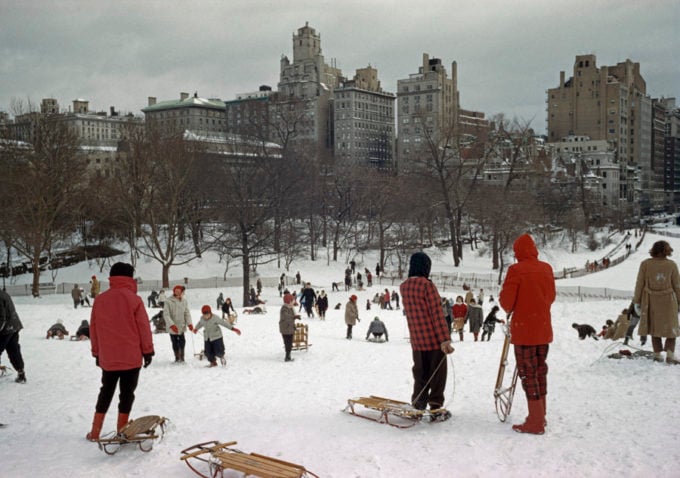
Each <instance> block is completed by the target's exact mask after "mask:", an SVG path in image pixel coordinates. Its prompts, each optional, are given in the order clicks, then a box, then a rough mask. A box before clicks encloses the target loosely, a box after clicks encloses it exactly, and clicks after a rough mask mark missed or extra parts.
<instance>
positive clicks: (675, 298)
mask: <svg viewBox="0 0 680 478" xmlns="http://www.w3.org/2000/svg"><path fill="white" fill-rule="evenodd" d="M672 253H673V249H672V248H671V246H670V244H668V242H666V241H657V242H655V243H654V245H653V246H652V249H651V250H650V251H649V255H651V256H652V257H651V259H646V260H644V261H642V264H640V270H639V271H638V276H637V281H636V283H635V294H634V295H633V302H634V303H635V308H636V309H639V315H640V328H639V329H638V333H639V334H640V335H641V336H645V335H651V336H652V348H653V349H654V360H656V361H657V362H661V361H663V357H662V356H661V352H662V351H665V352H666V362H667V363H674V364H677V363H680V362H678V361H677V360H675V338H676V337H677V336H678V335H680V327H679V326H678V307H679V303H680V274H678V266H677V264H676V263H675V262H674V261H672V260H670V259H668V257H669V256H670V255H671V254H672ZM664 337H665V338H666V343H665V344H662V339H663V338H664Z"/></svg>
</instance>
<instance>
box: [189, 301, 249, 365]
mask: <svg viewBox="0 0 680 478" xmlns="http://www.w3.org/2000/svg"><path fill="white" fill-rule="evenodd" d="M201 314H203V315H201V320H199V321H198V325H196V327H194V333H196V332H198V331H199V329H201V328H205V332H204V333H203V338H204V342H205V343H204V344H203V352H204V353H205V357H206V358H207V359H208V361H209V362H210V365H208V366H209V367H217V357H219V359H220V362H221V363H222V365H226V364H227V361H226V359H225V358H224V340H222V330H221V329H220V326H222V327H226V328H228V329H230V330H231V331H232V332H234V333H236V335H241V331H240V330H239V329H237V328H236V327H234V326H233V325H232V324H231V323H229V322H227V321H225V320H224V319H220V317H219V316H218V315H215V314H213V313H212V309H211V308H210V306H209V305H204V306H203V307H202V308H201Z"/></svg>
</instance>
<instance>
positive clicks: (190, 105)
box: [142, 93, 226, 135]
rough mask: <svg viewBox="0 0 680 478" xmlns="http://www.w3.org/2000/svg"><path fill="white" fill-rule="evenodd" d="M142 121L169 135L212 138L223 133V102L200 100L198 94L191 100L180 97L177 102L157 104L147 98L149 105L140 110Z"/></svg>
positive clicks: (189, 97) (224, 121)
mask: <svg viewBox="0 0 680 478" xmlns="http://www.w3.org/2000/svg"><path fill="white" fill-rule="evenodd" d="M142 112H143V113H144V116H145V120H146V122H147V123H148V124H153V125H155V126H157V127H160V128H161V129H163V130H165V131H169V132H181V131H186V130H189V131H193V132H194V133H197V134H203V135H211V134H219V133H224V131H225V124H226V118H225V108H224V101H222V100H220V99H218V98H209V99H208V98H201V97H199V96H198V93H194V94H193V95H192V96H190V95H189V94H188V93H180V96H179V99H175V100H168V101H161V102H157V101H156V97H153V96H149V98H148V105H147V106H146V107H145V108H142Z"/></svg>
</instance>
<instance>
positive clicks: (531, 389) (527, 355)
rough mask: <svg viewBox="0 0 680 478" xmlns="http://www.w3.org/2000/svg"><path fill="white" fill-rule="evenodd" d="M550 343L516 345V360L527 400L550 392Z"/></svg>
mask: <svg viewBox="0 0 680 478" xmlns="http://www.w3.org/2000/svg"><path fill="white" fill-rule="evenodd" d="M547 358H548V344H541V345H515V361H516V363H517V371H518V373H519V378H520V379H521V380H522V388H523V389H524V393H525V394H526V396H527V400H538V399H540V398H541V397H545V396H546V395H547V394H548V364H547V363H546V362H545V361H546V359H547Z"/></svg>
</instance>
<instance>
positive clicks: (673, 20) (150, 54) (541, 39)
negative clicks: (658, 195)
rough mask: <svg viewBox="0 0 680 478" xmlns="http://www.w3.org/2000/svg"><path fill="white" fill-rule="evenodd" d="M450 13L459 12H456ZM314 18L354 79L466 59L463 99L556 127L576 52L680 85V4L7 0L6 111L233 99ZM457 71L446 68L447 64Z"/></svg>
mask: <svg viewBox="0 0 680 478" xmlns="http://www.w3.org/2000/svg"><path fill="white" fill-rule="evenodd" d="M447 19H450V21H449V22H447V21H446V20H447ZM305 23H308V24H309V25H310V26H311V27H313V28H314V29H315V30H316V32H317V33H319V34H320V35H321V48H322V53H323V55H324V57H325V59H326V62H327V63H333V64H335V65H336V66H337V67H338V68H340V69H342V73H343V75H344V76H345V77H348V78H351V77H352V76H353V75H354V72H355V70H356V69H358V68H363V67H366V66H367V65H371V66H373V67H375V68H377V70H378V78H379V80H380V81H381V83H382V87H383V89H384V90H385V91H387V92H391V93H396V86H397V80H399V79H403V78H408V76H409V75H410V74H413V73H416V72H417V69H418V66H419V64H420V62H421V59H422V54H423V53H428V54H429V55H430V56H431V57H436V58H440V59H441V60H442V62H443V63H444V64H445V65H450V63H451V62H452V61H456V62H457V65H458V81H459V84H458V89H459V91H460V102H461V106H462V107H463V108H466V109H470V110H476V111H482V112H484V113H485V114H486V115H487V116H492V115H493V114H495V113H504V114H505V115H506V116H508V117H511V118H512V117H517V118H519V119H521V120H523V121H531V125H532V127H533V128H534V129H535V130H536V131H537V132H539V133H544V132H545V128H546V112H545V106H546V105H545V100H546V90H548V89H549V88H554V87H555V86H557V85H558V84H559V72H560V71H565V73H566V75H567V77H569V76H570V74H571V72H572V67H573V62H574V58H575V56H576V55H578V54H590V53H592V54H595V55H596V57H597V63H598V65H615V64H616V63H618V62H623V61H625V60H626V59H630V60H632V61H634V62H638V63H640V67H641V74H642V76H643V78H644V79H645V81H646V84H647V94H649V95H650V96H652V97H661V96H664V97H677V96H679V95H680V63H679V62H678V60H677V54H675V56H674V53H675V52H677V50H678V46H680V40H679V39H678V35H677V33H676V32H675V28H676V26H677V25H678V24H680V1H677V0H649V1H645V2H639V3H638V2H634V1H628V0H624V1H618V2H615V1H610V0H604V1H598V2H592V3H590V2H586V1H582V0H576V1H573V2H570V3H568V4H559V5H558V4H553V3H552V2H543V1H537V0H531V1H529V0H525V1H518V2H504V1H497V0H491V1H485V2H478V3H477V2H472V1H460V2H446V1H438V0H437V1H434V0H433V1H431V2H428V3H427V4H426V9H423V8H418V7H416V6H415V4H413V3H409V2H401V1H367V2H354V1H349V2H343V3H333V2H325V1H316V2H312V1H306V0H305V1H300V0H295V1H291V2H263V1H240V0H236V1H230V2H218V1H197V2H188V1H165V2H159V1H150V2H144V3H143V4H139V3H137V2H130V1H120V2H105V1H95V2H89V1H88V2H86V1H80V0H67V1H62V2H58V3H54V2H46V1H42V0H35V1H31V2H20V1H15V0H0V45H2V46H0V51H2V55H0V111H6V112H8V113H10V114H13V113H14V112H13V111H12V110H11V103H12V101H13V99H18V100H22V101H27V100H29V99H30V101H31V102H32V103H33V105H35V106H38V105H39V103H40V100H41V99H42V98H48V97H52V98H56V99H57V100H58V101H59V103H60V106H61V108H63V109H66V108H68V107H69V106H70V103H71V101H72V100H73V99H76V98H84V99H87V100H89V101H90V107H91V109H94V110H98V111H99V110H104V111H107V110H108V109H109V107H110V106H114V107H115V108H116V110H118V111H121V112H124V113H127V112H132V113H134V114H136V115H141V109H142V108H144V107H145V106H146V105H147V98H148V97H149V96H155V97H157V98H158V100H159V101H164V100H168V99H174V98H179V94H180V92H188V93H190V94H193V93H194V92H197V93H198V95H199V96H201V97H204V98H220V99H222V100H231V99H233V98H234V97H235V95H236V94H238V93H244V92H248V91H254V90H257V88H258V87H259V86H260V85H269V86H271V87H272V88H273V89H276V87H277V83H278V80H279V73H280V59H281V57H282V55H286V56H288V57H289V58H290V59H291V60H292V54H293V51H292V35H293V33H294V32H295V31H296V30H297V29H298V28H300V27H301V26H304V25H305ZM447 69H448V68H447Z"/></svg>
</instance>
